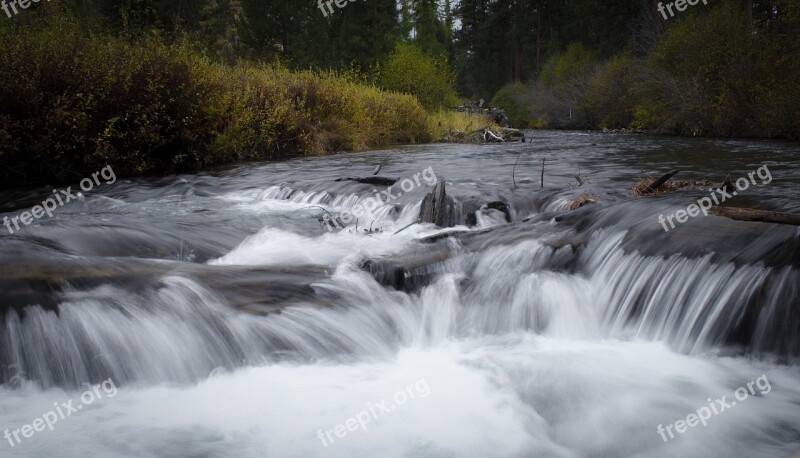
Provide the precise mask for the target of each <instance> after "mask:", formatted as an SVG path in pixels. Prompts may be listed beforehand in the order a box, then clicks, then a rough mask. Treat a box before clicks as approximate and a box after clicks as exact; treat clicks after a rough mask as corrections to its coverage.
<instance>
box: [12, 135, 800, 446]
mask: <svg viewBox="0 0 800 458" xmlns="http://www.w3.org/2000/svg"><path fill="white" fill-rule="evenodd" d="M527 135H528V138H529V139H532V142H529V143H524V144H522V143H505V144H490V145H451V144H448V145H418V146H404V147H398V148H395V149H390V150H382V151H370V152H364V153H356V154H341V155H330V156H324V157H311V158H298V159H294V160H289V161H285V162H269V163H249V164H240V165H237V166H234V167H226V168H222V169H217V170H213V171H206V172H202V173H194V174H186V175H179V176H168V177H159V178H139V179H133V180H123V179H120V180H117V181H116V182H115V183H113V184H101V185H100V186H97V187H96V188H95V189H93V190H92V191H91V192H86V193H82V194H81V195H80V196H78V197H77V199H76V200H74V201H72V202H70V203H68V204H67V205H65V206H64V207H62V208H59V209H58V210H57V211H56V212H55V214H54V216H53V217H52V218H47V217H45V218H42V219H40V220H37V221H35V222H34V223H33V224H31V225H30V226H28V227H24V228H23V229H22V230H21V231H19V232H17V233H15V234H13V235H11V234H8V233H7V231H5V228H2V229H3V232H2V234H1V235H0V266H2V267H0V287H1V288H2V290H0V291H1V292H0V317H4V319H3V321H2V322H0V383H2V385H0V433H3V431H4V430H6V429H8V430H9V431H10V432H11V436H7V437H6V438H4V439H3V438H0V440H2V443H0V456H31V457H42V456H70V457H71V456H169V457H183V456H185V457H190V456H192V457H194V456H204V457H222V456H242V457H251V456H252V457H256V456H268V457H315V456H323V457H324V456H335V457H340V456H341V457H349V456H353V457H356V456H357V457H364V456H375V457H397V456H402V457H490V456H491V457H523V456H535V457H623V456H624V457H627V456H635V457H651V456H652V457H677V456H680V457H718V456H724V457H748V458H749V457H786V456H790V455H791V454H792V453H794V452H796V451H798V450H800V366H798V360H799V357H800V337H798V335H800V307H799V306H800V230H798V228H796V227H794V226H785V225H773V224H765V223H754V222H742V221H732V220H729V219H726V218H722V217H718V216H713V215H711V216H703V215H702V214H700V215H699V216H697V217H694V218H689V220H688V221H687V222H685V223H683V224H677V225H676V227H675V228H674V229H670V230H669V231H668V232H667V231H665V230H664V228H663V227H662V225H661V224H660V223H659V220H658V216H659V215H665V216H666V215H670V214H673V213H675V212H676V211H677V210H680V209H682V208H683V209H685V208H686V207H687V206H688V205H690V204H692V203H694V202H696V201H697V200H698V199H700V198H702V197H705V196H709V195H710V194H709V189H708V188H709V186H707V185H704V184H696V185H692V186H688V187H686V188H684V189H681V190H678V191H676V192H671V193H667V194H659V195H653V196H637V195H634V194H633V193H632V192H631V188H632V187H633V186H634V184H636V182H637V181H639V178H640V175H641V174H643V173H646V174H649V175H652V176H657V175H660V174H661V173H665V172H667V171H668V170H670V169H673V168H680V170H681V173H680V174H679V175H678V176H677V177H676V178H681V177H684V178H687V179H688V178H691V179H693V180H694V179H701V178H708V179H711V180H712V181H714V182H716V183H718V182H720V181H721V179H722V178H724V177H725V176H726V175H730V176H731V178H732V179H733V181H734V182H735V181H736V179H737V178H739V177H746V176H747V174H748V173H749V172H751V171H755V170H757V169H759V168H761V170H762V172H763V174H762V175H756V176H755V177H754V179H753V180H751V184H750V185H749V186H748V189H747V190H746V191H745V190H743V191H742V192H741V193H740V194H739V195H737V196H736V197H734V198H732V199H731V200H730V201H729V202H726V203H725V205H734V206H741V207H755V208H761V209H766V210H777V211H784V212H795V213H800V148H798V147H797V144H794V143H782V142H767V141H746V140H724V139H716V140H712V139H691V138H672V137H659V136H650V135H638V134H625V133H616V134H602V133H586V132H550V131H537V132H527ZM543 159H544V161H545V165H544V174H543V176H544V179H543V181H544V183H543V186H542V183H541V180H542V160H543ZM378 164H382V170H381V172H380V175H381V176H385V177H395V178H405V177H412V178H411V179H410V180H409V181H405V182H398V184H396V185H394V186H392V187H391V188H390V189H389V192H388V193H386V194H383V193H382V191H384V190H385V189H386V186H380V185H373V184H362V183H358V182H354V181H335V180H336V179H338V178H342V177H364V176H368V175H370V174H371V173H372V170H373V169H374V168H375V166H376V165H378ZM515 164H516V166H515ZM512 171H513V177H512ZM767 171H768V173H769V178H768V179H767V178H765V177H766V176H767V175H766V172H767ZM415 174H416V175H417V182H414V180H413V176H414V175H415ZM575 175H580V177H581V179H582V180H583V181H584V184H583V186H578V185H577V180H576V179H575V178H574V176H575ZM434 177H435V179H433V178H434ZM438 179H441V180H444V181H445V183H446V188H445V189H446V192H447V194H448V195H450V196H452V198H453V199H454V201H455V206H456V208H455V209H454V213H453V214H454V215H455V219H456V221H455V226H457V227H456V229H459V230H460V231H459V232H458V233H457V234H456V235H453V236H451V237H438V238H434V239H425V238H426V237H430V236H434V235H441V234H442V233H444V232H447V231H450V230H452V228H450V229H442V228H438V227H436V226H434V225H432V224H428V223H423V224H414V223H415V222H416V221H417V218H418V215H419V213H420V208H421V206H422V201H423V199H424V197H425V195H426V194H427V193H429V192H431V189H432V187H431V186H429V185H430V184H433V183H434V182H435V181H436V180H438ZM78 181H79V180H78ZM401 183H405V185H407V184H408V183H412V185H408V186H407V187H405V188H402V186H401ZM698 183H699V182H698ZM753 183H754V184H753ZM76 184H77V183H76ZM75 188H77V186H73V189H75ZM401 188H402V189H401ZM51 192H52V188H37V189H18V190H8V191H5V192H3V193H2V196H0V202H3V205H4V206H3V207H0V211H3V212H5V213H3V214H0V218H2V217H4V216H7V217H9V218H10V217H12V216H16V215H18V214H19V213H20V212H21V211H23V210H25V209H30V208H31V207H32V206H33V205H36V204H37V203H39V202H41V201H42V200H43V199H45V198H47V197H48V195H49V194H51ZM376 193H380V194H382V195H384V196H387V197H386V198H385V200H383V201H382V204H383V205H382V206H381V207H380V208H377V209H375V210H374V212H373V214H372V216H370V217H369V218H359V221H358V228H357V229H356V226H355V222H353V223H351V224H350V225H348V226H347V227H345V228H344V229H343V230H338V229H336V230H331V231H329V230H327V229H326V221H325V220H326V217H328V216H337V215H339V214H341V212H345V211H349V210H351V209H352V208H353V206H354V205H355V204H357V203H359V202H361V203H364V201H365V199H366V198H367V197H371V196H374V195H375V194H376ZM388 195H392V197H391V199H392V200H391V201H389V202H387V201H386V200H388V199H390V198H389V197H388ZM579 196H591V200H593V201H594V202H593V203H588V204H587V205H584V206H582V207H580V208H578V209H574V210H570V209H569V207H570V205H569V202H570V201H571V200H573V199H575V198H576V197H579ZM476 200H477V201H478V202H486V203H489V202H494V203H495V204H493V205H488V206H487V205H484V206H482V207H481V206H479V207H480V208H479V209H477V211H475V208H473V207H471V206H470V205H469V204H468V202H474V201H476ZM497 202H501V203H502V205H497V204H496V203H497ZM507 220H510V221H511V222H510V223H508V222H507ZM365 230H366V232H365ZM423 239H425V240H423ZM104 382H105V385H103V383H104ZM748 383H750V386H749V388H748V385H747V384H748ZM98 384H100V385H101V386H102V387H101V388H98V387H97V385H98ZM111 386H113V390H112V389H111V388H110V387H111ZM93 387H95V388H94V390H95V391H94V394H93V396H92V397H93V402H91V403H89V402H85V401H84V402H83V404H81V401H80V399H81V395H82V393H84V392H86V391H87V390H90V392H91V389H92V388H93ZM740 387H744V388H745V391H744V393H745V395H744V396H743V397H744V399H742V398H740V397H737V394H741V393H742V392H741V391H737V389H739V388H740ZM723 397H726V399H725V400H723V403H727V404H728V405H729V407H719V409H722V410H719V411H718V406H721V405H722V404H718V403H717V402H716V400H718V399H721V398H723ZM70 400H74V401H75V405H78V404H81V405H80V407H81V408H80V409H78V410H76V411H74V412H72V413H71V414H69V415H62V414H64V412H60V413H59V417H58V421H57V422H55V423H53V422H52V421H51V426H52V428H51V427H44V429H43V430H36V431H35V432H33V433H31V434H30V435H25V434H22V433H18V434H17V439H14V435H13V432H14V430H15V429H17V430H18V429H21V427H22V426H23V425H30V424H33V426H34V427H35V426H36V423H33V421H34V420H35V419H36V418H45V419H46V418H47V415H48V412H50V411H53V410H57V409H58V408H60V405H61V404H63V403H68V401H70ZM737 400H738V404H737V403H736V401H737ZM732 401H733V403H732ZM711 406H713V407H714V412H716V413H714V414H713V415H710V416H709V418H708V419H706V420H704V423H706V424H705V425H703V424H695V425H691V420H689V423H690V426H689V427H686V424H683V426H682V427H681V426H680V425H679V424H677V423H676V422H677V421H679V420H687V416H688V415H690V414H693V413H697V414H698V415H701V414H700V412H706V411H707V410H708V408H709V407H711ZM84 407H85V408H84ZM53 415H55V414H53ZM50 418H51V419H52V418H53V417H52V416H50ZM696 419H697V418H695V420H696ZM695 423H696V422H695ZM39 425H41V423H39ZM662 425H663V427H667V426H670V429H669V430H668V431H667V433H662V432H661V431H664V430H663V429H661V427H662ZM681 430H683V431H682V432H681ZM24 431H25V430H24V429H23V430H22V432H24ZM28 432H29V433H30V430H28Z"/></svg>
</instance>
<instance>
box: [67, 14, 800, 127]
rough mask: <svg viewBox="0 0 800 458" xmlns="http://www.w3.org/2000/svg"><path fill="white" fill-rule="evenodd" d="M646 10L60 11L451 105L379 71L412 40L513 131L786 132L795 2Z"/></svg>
mask: <svg viewBox="0 0 800 458" xmlns="http://www.w3.org/2000/svg"><path fill="white" fill-rule="evenodd" d="M657 4H658V2H656V1H653V0H610V1H608V0H606V1H599V0H460V1H459V0H365V1H364V0H361V1H356V2H353V3H351V2H348V3H347V4H346V6H345V7H343V8H336V7H335V5H334V7H333V10H334V11H333V13H332V14H328V16H327V17H326V16H325V15H324V14H323V13H322V10H321V9H320V7H319V4H318V3H317V2H316V1H315V0H292V1H275V0H179V1H175V2H161V1H155V0H127V1H122V2H121V1H119V0H73V3H72V4H71V5H72V6H71V8H72V9H73V11H75V12H76V14H78V15H79V16H80V17H82V18H83V19H84V21H83V22H84V23H85V24H87V25H90V26H92V27H102V28H104V29H106V30H112V31H117V32H120V33H126V34H129V35H131V36H136V35H137V34H141V33H143V32H149V31H152V30H158V31H160V32H161V33H163V34H164V35H165V36H167V37H170V38H174V37H177V36H184V35H188V36H190V37H191V38H192V39H194V40H196V41H198V42H200V43H203V45H204V46H205V48H206V49H207V51H208V52H209V53H210V55H212V56H214V57H215V58H217V59H221V60H224V61H228V62H233V61H236V60H237V59H241V58H247V59H256V60H265V61H270V62H274V61H279V62H282V63H284V64H285V65H287V66H289V67H290V68H295V69H307V68H314V69H330V68H336V69H353V68H357V69H358V70H359V71H361V72H363V73H364V74H365V75H366V77H367V78H372V79H374V80H376V81H378V82H379V83H384V84H383V86H385V87H388V88H391V89H401V90H403V89H405V90H408V91H410V92H418V93H420V94H422V95H423V97H428V98H431V99H432V100H425V103H426V104H427V105H431V104H446V103H454V101H453V100H452V98H448V97H447V94H445V93H444V91H442V90H441V88H438V89H439V93H435V94H433V95H432V94H431V89H428V90H425V88H421V87H420V86H423V85H424V83H423V82H416V83H414V82H409V79H411V75H405V74H403V73H402V71H403V68H402V66H401V67H400V68H398V66H397V65H396V64H395V65H394V67H392V68H391V70H390V71H387V70H386V65H387V62H388V61H389V59H390V56H391V55H392V53H393V52H397V50H398V49H400V50H401V51H405V54H404V55H403V57H402V59H404V61H405V62H409V63H411V62H414V63H415V64H417V65H416V67H417V68H419V67H420V66H421V65H420V62H418V61H415V60H414V59H415V56H414V54H413V50H408V49H405V50H403V48H402V44H403V43H415V44H416V45H417V46H418V47H419V48H420V49H421V51H422V52H424V53H426V54H428V55H430V56H435V57H436V58H437V61H438V62H441V60H438V58H441V59H444V60H446V62H447V68H448V69H449V70H450V71H451V76H452V78H451V79H450V80H451V81H452V82H453V83H454V88H455V89H456V90H457V93H458V94H459V95H460V96H462V97H465V98H468V99H471V100H477V99H481V98H483V99H486V101H487V102H488V101H493V103H494V104H495V105H502V106H503V107H504V108H507V109H508V110H509V111H511V114H512V120H513V122H514V123H515V124H516V125H519V126H524V127H528V126H531V127H565V128H598V127H607V128H621V127H633V128H641V129H653V130H659V131H665V132H674V133H680V134H688V135H709V134H710V135H721V136H779V137H780V136H784V137H787V136H788V137H797V136H798V135H800V89H799V87H800V84H798V83H800V1H799V0H767V1H758V0H712V1H710V2H708V5H705V4H703V2H700V3H698V4H697V5H696V6H689V7H688V8H687V9H686V11H684V12H678V13H677V15H676V16H675V17H674V18H673V17H670V18H669V19H668V20H665V19H664V18H663V17H662V15H661V13H659V11H658V8H657ZM398 45H401V47H400V48H398ZM395 57H396V58H398V56H395ZM381 65H383V73H384V75H383V76H381V74H380V73H381ZM388 65H392V64H391V63H390V64H388ZM405 71H407V72H413V71H414V70H413V69H412V68H408V69H406V70H405ZM393 78H394V79H395V80H396V81H394V80H392V79H393ZM427 83H428V84H430V85H435V84H441V83H440V82H439V81H438V80H435V79H434V78H430V79H429V81H427ZM498 91H499V93H498Z"/></svg>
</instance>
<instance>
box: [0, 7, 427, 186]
mask: <svg viewBox="0 0 800 458" xmlns="http://www.w3.org/2000/svg"><path fill="white" fill-rule="evenodd" d="M0 40H2V42H3V44H4V52H3V53H0V80H2V81H3V84H2V85H0V165H3V167H0V182H1V183H3V184H4V185H13V184H31V183H42V182H48V181H54V180H59V181H60V180H71V179H75V178H78V177H83V176H85V175H86V173H87V172H89V173H90V172H92V171H95V170H98V169H99V168H100V167H102V166H104V165H106V164H110V165H112V166H113V167H114V170H115V172H117V174H119V175H120V176H125V175H136V174H141V173H148V172H158V173H165V172H172V171H180V170H190V169H194V168H197V167H203V166H208V165H212V164H218V163H224V162H229V161H236V160H249V159H268V158H276V157H284V156H295V155H299V154H319V153H325V152H329V151H337V150H359V149H365V148H370V147H378V146H383V145H388V144H393V143H401V142H420V141H429V140H431V137H430V133H429V129H428V122H427V113H426V112H425V110H424V109H423V108H422V107H421V105H420V104H419V102H418V101H417V99H416V98H414V97H412V96H408V95H402V94H398V93H391V92H386V91H383V90H380V89H378V88H376V87H374V86H370V85H368V84H365V83H363V82H358V81H355V80H354V79H353V78H343V77H339V76H337V75H335V74H314V73H311V72H290V71H288V70H286V69H283V68H280V67H271V66H263V65H255V64H240V65H237V66H226V65H222V64H217V63H212V62H210V61H209V60H207V59H206V58H204V57H202V56H201V55H200V54H199V53H197V52H195V51H194V50H193V49H192V48H191V46H189V45H186V44H182V45H165V44H163V43H162V42H161V41H160V40H158V39H155V38H145V39H142V40H140V41H139V42H137V43H134V44H131V43H130V42H127V41H125V40H122V39H117V38H113V37H107V36H96V37H87V36H85V35H84V34H82V33H81V32H80V30H79V28H78V27H77V26H75V25H74V24H73V23H72V22H70V21H69V20H65V19H58V18H55V19H51V20H50V22H49V24H48V25H46V26H43V27H40V28H38V29H28V30H26V31H25V33H18V31H15V30H8V29H2V30H0Z"/></svg>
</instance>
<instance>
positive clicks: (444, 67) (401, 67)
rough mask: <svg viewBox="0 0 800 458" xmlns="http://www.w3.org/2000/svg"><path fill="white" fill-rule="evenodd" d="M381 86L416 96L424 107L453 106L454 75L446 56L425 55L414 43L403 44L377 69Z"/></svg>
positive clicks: (454, 102) (455, 99) (454, 96)
mask: <svg viewBox="0 0 800 458" xmlns="http://www.w3.org/2000/svg"><path fill="white" fill-rule="evenodd" d="M377 73H378V77H377V79H378V81H379V82H380V85H381V87H383V88H385V89H388V90H391V91H398V92H403V93H406V94H413V95H415V96H416V97H417V98H418V99H419V101H420V103H422V105H423V106H424V107H425V108H428V109H436V108H441V107H447V106H453V105H455V104H456V103H457V100H458V99H457V96H456V93H455V90H454V89H453V84H454V81H455V78H454V76H453V74H452V72H451V71H450V67H449V65H448V63H447V57H446V56H444V55H441V56H434V55H430V54H426V53H425V52H424V51H422V49H421V48H420V47H419V45H417V44H415V43H400V44H398V45H397V48H396V49H395V50H394V51H393V52H392V54H391V55H390V56H389V59H388V60H387V61H386V63H384V64H383V65H382V66H381V67H380V68H379V69H378V72H377Z"/></svg>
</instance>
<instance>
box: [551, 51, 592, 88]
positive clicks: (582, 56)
mask: <svg viewBox="0 0 800 458" xmlns="http://www.w3.org/2000/svg"><path fill="white" fill-rule="evenodd" d="M594 65H595V60H594V57H593V56H592V54H591V53H590V52H589V50H587V49H586V47H585V46H584V45H583V44H582V43H572V44H571V45H569V47H568V48H567V50H566V51H564V52H563V53H560V54H556V55H554V56H553V57H551V58H549V59H548V60H547V61H546V62H545V64H544V67H543V68H542V74H541V76H540V81H541V82H542V84H544V85H545V87H547V88H549V89H556V90H557V89H564V88H565V87H566V86H569V85H570V84H573V83H574V82H575V81H576V80H577V79H579V78H582V77H584V76H586V75H588V74H589V72H590V71H591V70H592V69H593V68H594Z"/></svg>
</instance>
